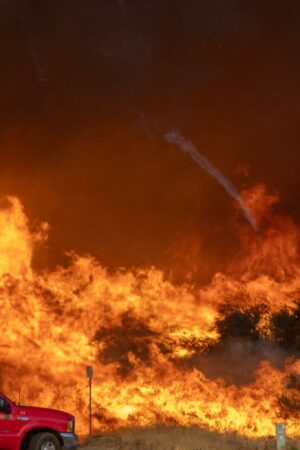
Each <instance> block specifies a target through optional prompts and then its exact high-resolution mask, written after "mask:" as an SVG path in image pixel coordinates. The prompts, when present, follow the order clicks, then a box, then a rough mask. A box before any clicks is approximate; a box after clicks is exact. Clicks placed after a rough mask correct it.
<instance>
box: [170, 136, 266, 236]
mask: <svg viewBox="0 0 300 450" xmlns="http://www.w3.org/2000/svg"><path fill="white" fill-rule="evenodd" d="M165 139H166V140H167V142H169V143H170V144H176V145H178V146H179V147H180V148H181V150H182V151H183V152H184V153H189V155H190V156H191V158H192V159H193V160H194V161H196V163H197V164H199V166H200V167H202V169H204V170H205V171H206V172H207V173H208V174H209V175H211V176H212V177H213V178H215V179H216V180H217V181H218V182H219V184H220V185H221V186H223V187H224V189H225V190H226V191H227V192H228V194H229V195H230V197H232V198H233V199H234V200H235V201H236V202H237V203H238V204H239V205H240V207H241V208H242V211H243V214H244V216H245V217H246V219H247V220H248V222H249V223H250V225H251V226H252V228H253V229H254V230H255V231H257V225H256V223H255V220H254V219H253V217H252V216H251V214H250V211H249V209H248V206H247V204H246V202H245V201H244V200H243V199H242V197H241V196H240V193H239V192H238V190H237V189H236V188H235V187H234V186H233V184H232V183H231V181H229V180H228V179H227V178H226V177H225V176H224V175H223V174H222V173H221V172H220V171H219V170H218V169H216V168H215V167H214V166H213V165H212V164H211V163H210V162H209V161H208V159H207V158H206V157H205V156H204V155H202V154H201V153H200V152H199V150H198V149H197V148H196V147H195V146H194V144H192V142H190V141H188V140H187V139H186V138H185V137H184V136H183V135H182V134H181V133H178V131H171V132H169V133H166V135H165Z"/></svg>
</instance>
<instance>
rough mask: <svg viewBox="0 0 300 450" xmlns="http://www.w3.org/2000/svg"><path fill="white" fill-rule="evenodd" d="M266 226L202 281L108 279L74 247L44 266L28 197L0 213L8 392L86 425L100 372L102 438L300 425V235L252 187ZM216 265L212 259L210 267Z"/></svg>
mask: <svg viewBox="0 0 300 450" xmlns="http://www.w3.org/2000/svg"><path fill="white" fill-rule="evenodd" d="M243 198H244V199H245V201H247V203H248V205H249V207H250V209H251V213H252V214H253V217H254V218H255V221H256V223H257V224H258V227H259V232H253V230H252V229H251V228H250V227H249V229H246V228H245V229H240V230H239V233H240V236H241V250H240V252H239V253H238V254H237V255H236V257H235V258H234V259H233V261H232V263H231V265H230V267H228V270H227V271H226V273H216V274H215V275H214V276H213V278H212V280H211V282H210V283H209V284H207V285H205V286H198V285H197V284H196V283H192V282H190V283H189V282H185V283H181V284H178V283H176V282H175V281H171V280H170V277H168V275H167V274H165V273H164V272H163V271H162V270H159V269H157V268H155V267H148V268H136V269H133V270H128V269H127V270H125V269H122V268H120V269H119V270H115V271H113V272H112V271H109V270H107V269H105V268H104V267H103V266H101V265H100V264H99V263H98V262H97V261H96V260H95V259H94V258H93V257H91V256H78V255H77V254H75V253H71V254H70V255H69V256H70V262H69V265H68V266H66V267H57V269H56V270H53V271H45V270H44V271H36V270H34V268H33V266H32V256H33V252H34V251H35V250H36V248H37V247H38V245H40V243H41V242H43V241H45V239H46V238H47V232H48V228H49V227H48V225H47V224H41V225H40V226H39V227H38V229H35V230H32V228H31V226H30V224H29V223H28V220H27V218H26V216H25V213H24V211H23V207H22V205H21V203H20V201H19V200H18V199H16V198H11V197H10V198H8V201H7V204H6V205H4V206H3V207H2V209H1V212H0V231H1V233H0V252H1V260H0V275H1V278H0V304H1V313H2V320H1V325H0V326H1V337H0V355H1V362H2V364H1V372H0V376H1V378H0V384H1V390H3V391H5V392H6V393H7V395H9V396H11V397H13V398H15V399H16V400H18V397H19V396H20V398H21V402H22V403H31V404H39V405H41V406H43V405H44V406H51V407H56V408H60V409H66V410H68V411H70V412H72V413H74V414H75V415H76V417H77V430H78V432H79V433H85V432H86V431H87V425H88V424H87V419H86V418H87V408H88V405H87V400H88V396H87V382H86V378H85V366H86V365H87V364H89V365H93V366H94V387H93V424H94V428H95V430H98V431H100V430H108V429H109V430H111V429H115V428H119V427H124V426H125V427H126V426H147V425H152V424H173V425H174V424H180V425H191V426H192V425H198V426H201V427H202V428H206V429H209V430H212V431H213V430H216V431H218V432H225V431H226V432H236V433H238V434H241V435H244V436H248V437H264V436H268V435H273V434H274V423H275V422H276V421H278V420H280V419H282V420H285V421H286V423H287V426H288V432H289V435H291V436H292V435H299V433H300V425H299V420H298V419H299V416H300V363H299V358H298V355H299V350H300V301H299V293H300V267H299V263H298V255H299V253H298V245H299V236H298V230H297V227H296V226H295V225H294V223H293V222H292V221H291V220H290V219H289V218H287V217H283V216H278V215H276V214H275V213H274V212H272V207H273V205H274V203H276V198H275V197H271V196H268V195H267V194H266V191H265V189H264V187H263V186H258V187H256V188H255V189H252V190H251V191H248V192H245V193H244V194H243ZM203 264H205V261H203Z"/></svg>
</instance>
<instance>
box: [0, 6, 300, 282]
mask: <svg viewBox="0 0 300 450" xmlns="http://www.w3.org/2000/svg"><path fill="white" fill-rule="evenodd" d="M299 13H300V5H299V2H297V1H286V2H282V1H279V0H275V1H274V0H272V1H271V0H267V1H264V2H260V1H256V0H255V1H238V0H229V1H228V2H226V5H225V3H224V2H222V1H221V0H214V1H207V2H205V1H203V2H199V1H196V0H188V1H186V2H182V1H180V0H173V1H166V2H158V1H150V0H148V1H143V0H139V1H138V0H133V1H130V2H129V1H126V0H125V1H123V2H118V1H114V0H109V1H108V0H103V1H98V0H90V1H84V2H83V1H78V0H72V1H69V0H66V1H63V2H61V1H58V0H52V1H51V2H49V1H48V0H47V1H46V0H40V1H38V2H37V1H33V0H27V1H26V0H23V1H22V0H20V1H17V0H15V1H10V2H8V1H4V2H1V6H0V33H1V39H0V56H1V61H2V64H1V67H2V69H1V73H0V100H1V102H0V119H1V121H0V129H1V134H0V158H1V171H0V187H1V193H2V195H6V194H13V195H17V196H19V197H20V198H21V200H22V201H23V202H24V204H25V207H26V211H27V212H28V214H29V217H30V219H31V221H35V220H39V219H43V220H47V221H48V222H49V223H50V224H51V231H50V238H49V242H48V247H47V248H44V249H43V250H42V251H40V253H39V255H38V257H37V259H36V264H37V265H38V266H45V265H46V266H48V265H50V266H51V265H54V264H56V263H57V262H62V261H63V260H64V252H65V251H67V250H70V249H74V250H75V251H77V252H79V253H92V254H93V255H95V256H96V257H97V258H99V259H101V261H102V262H103V264H105V265H107V266H109V267H115V266H131V265H144V264H146V265H149V264H156V265H158V266H160V265H168V266H169V265H172V264H176V261H179V264H181V261H182V258H181V257H180V255H183V254H184V255H185V254H186V253H189V250H191V252H192V251H195V248H196V249H197V251H196V252H195V254H194V257H193V261H192V262H190V261H186V264H187V266H188V265H189V264H192V265H195V264H196V266H197V268H196V271H195V273H196V276H197V278H198V279H203V280H207V279H208V278H209V277H210V276H211V274H213V273H214V272H215V271H216V270H221V269H222V268H223V267H224V265H226V261H228V260H229V259H230V257H231V255H232V253H233V252H234V251H235V250H236V249H237V248H238V245H239V244H238V241H237V240H236V238H235V224H236V222H239V223H240V224H241V223H242V220H243V219H240V218H239V217H236V212H235V209H234V206H233V202H232V200H231V199H230V198H227V196H226V194H224V192H223V191H222V190H220V189H219V186H216V183H215V182H214V180H212V179H210V177H208V175H206V174H205V173H203V174H202V173H200V174H199V169H198V167H197V166H196V165H193V164H190V161H188V160H187V159H186V157H185V155H184V154H182V153H181V152H178V151H176V149H174V148H172V147H171V146H168V145H167V144H166V142H165V141H164V133H165V132H166V131H167V130H169V129H180V130H182V131H183V133H184V134H185V135H186V136H188V137H189V138H190V139H191V141H194V142H197V145H199V148H203V149H204V148H205V154H206V156H207V158H208V159H209V160H212V161H214V163H215V164H216V166H217V167H218V168H219V169H220V171H221V172H222V173H226V174H227V175H228V177H229V178H230V180H232V182H233V184H234V185H235V186H236V187H237V188H238V189H239V190H242V189H244V188H246V187H248V186H253V185H254V184H256V183H257V182H260V181H263V182H264V183H265V184H266V186H267V189H268V190H270V191H271V192H273V191H276V192H278V193H279V196H280V198H281V204H280V206H279V208H281V210H282V211H283V212H285V213H289V214H291V215H292V216H293V218H294V220H295V221H296V222H298V221H299V218H300V215H299V206H298V205H299V201H298V196H299V177H298V172H299V169H300V159H299V151H298V146H299V131H298V130H299V126H298V117H299V112H300V111H299V108H300V107H299V105H300V101H299V100H300V99H299V89H298V83H299V81H298V80H299V61H298V58H297V54H298V49H299V43H300V31H299V27H298V20H299ZM287 155H288V158H287ZM225 236H226V239H225ZM174 249H175V250H174ZM182 249H184V251H183V250H182ZM220 255H222V257H221V258H220ZM203 258H205V261H206V264H205V265H203V264H199V263H198V261H199V260H201V259H203Z"/></svg>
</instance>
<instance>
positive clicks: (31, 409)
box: [17, 405, 74, 421]
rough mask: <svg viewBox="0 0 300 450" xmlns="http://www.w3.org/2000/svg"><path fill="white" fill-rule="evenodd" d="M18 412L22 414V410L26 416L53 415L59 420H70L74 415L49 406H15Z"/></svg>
mask: <svg viewBox="0 0 300 450" xmlns="http://www.w3.org/2000/svg"><path fill="white" fill-rule="evenodd" d="M17 409H18V412H19V413H20V414H22V412H24V413H25V414H26V416H31V417H37V416H46V417H49V418H50V417H53V418H54V417H55V418H56V419H61V420H66V421H68V420H70V419H73V418H74V416H72V415H71V414H70V413H67V412H65V411H60V410H57V409H50V408H40V407H37V406H20V405H18V406H17Z"/></svg>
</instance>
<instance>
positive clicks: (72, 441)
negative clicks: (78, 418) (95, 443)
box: [0, 392, 77, 450]
mask: <svg viewBox="0 0 300 450" xmlns="http://www.w3.org/2000/svg"><path fill="white" fill-rule="evenodd" d="M76 449H77V436H76V434H75V418H74V416H72V415H71V414H69V413H67V412H63V411H58V410H55V409H47V408H37V407H32V406H21V405H17V404H16V403H14V402H12V401H11V400H10V399H9V398H7V397H6V396H5V395H4V394H2V393H1V392H0V450H76Z"/></svg>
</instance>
